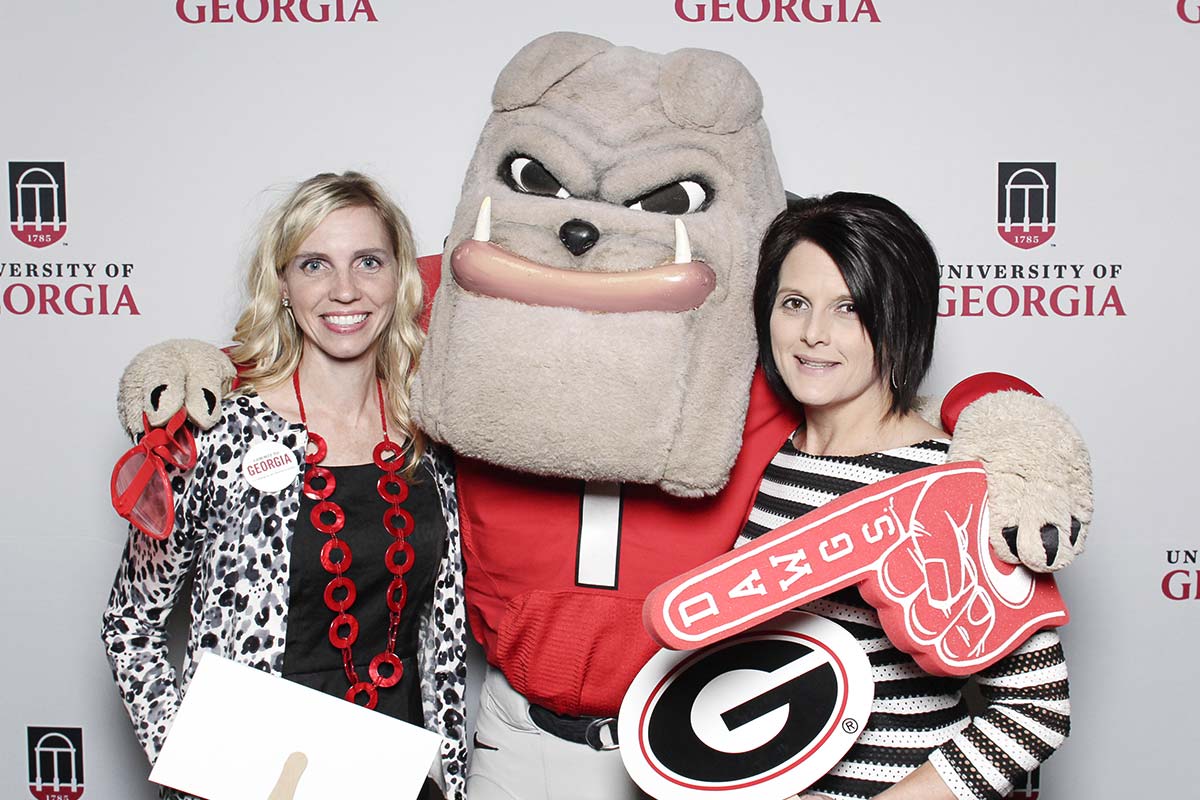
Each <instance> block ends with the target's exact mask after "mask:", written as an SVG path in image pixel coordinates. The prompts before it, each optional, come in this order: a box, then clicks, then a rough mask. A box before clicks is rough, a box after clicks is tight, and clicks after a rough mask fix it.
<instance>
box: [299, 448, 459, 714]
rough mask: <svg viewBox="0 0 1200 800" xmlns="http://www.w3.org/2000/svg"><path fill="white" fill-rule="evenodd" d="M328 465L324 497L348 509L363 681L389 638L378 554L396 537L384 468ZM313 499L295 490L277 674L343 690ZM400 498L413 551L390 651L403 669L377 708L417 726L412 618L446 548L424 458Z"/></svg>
mask: <svg viewBox="0 0 1200 800" xmlns="http://www.w3.org/2000/svg"><path fill="white" fill-rule="evenodd" d="M328 469H329V470H330V471H331V472H332V473H333V475H334V479H335V480H336V481H337V485H336V488H335V489H334V492H333V495H332V496H331V497H330V498H329V499H330V500H332V501H334V502H336V503H337V504H338V505H339V506H341V507H342V510H343V511H344V512H345V514H346V524H345V527H344V528H343V529H342V530H341V532H340V533H339V534H338V537H339V538H341V539H342V540H343V541H344V542H346V543H347V544H349V546H350V550H351V553H352V556H353V559H352V561H351V564H350V568H349V569H348V570H347V571H346V573H345V574H346V576H347V577H349V578H350V579H351V580H353V581H354V584H355V587H356V588H357V590H358V596H357V599H356V600H355V601H354V605H352V606H351V607H350V608H349V609H348V611H349V613H351V614H353V615H354V616H355V617H356V618H357V619H358V625H359V630H358V639H357V640H356V641H355V642H354V644H353V646H352V649H353V652H354V664H355V668H356V670H357V672H358V677H359V680H363V681H369V680H370V675H369V673H368V666H369V664H370V663H371V659H372V658H374V657H375V656H376V655H377V654H379V653H381V652H382V651H383V649H384V647H385V645H386V644H387V628H388V608H387V602H386V599H385V598H386V593H387V587H388V584H389V583H390V582H391V579H392V573H390V572H388V571H387V569H386V568H385V567H384V565H383V557H384V552H385V551H386V550H387V548H388V546H389V545H390V544H391V543H392V542H393V541H395V540H394V539H393V538H392V537H391V536H390V535H388V533H387V531H385V530H384V529H383V512H384V511H386V510H387V509H388V508H389V507H390V506H389V504H388V503H387V502H386V501H384V500H383V498H381V497H380V496H379V492H378V490H377V489H376V483H377V482H378V480H379V478H380V476H381V475H382V474H383V473H382V472H381V471H380V469H379V468H378V467H376V466H375V465H374V464H362V465H356V466H348V467H329V468H328ZM315 504H316V503H315V502H314V501H313V500H310V499H308V498H307V497H303V496H302V497H301V500H300V515H299V517H298V519H297V521H296V531H295V533H294V534H293V537H292V553H291V575H290V577H289V580H288V588H289V591H290V595H291V596H290V599H289V601H288V623H287V638H286V640H285V643H284V653H283V677H285V678H287V679H288V680H291V681H295V682H296V683H300V684H303V685H304V686H308V687H309V688H312V689H317V690H319V691H322V692H324V693H326V694H331V695H334V696H336V697H343V696H345V694H346V691H347V689H349V688H350V683H349V681H348V680H347V678H346V673H345V670H344V669H343V667H342V653H341V651H340V650H338V649H337V648H336V647H334V646H333V644H332V643H330V641H329V625H330V623H331V622H332V621H333V618H334V616H335V613H334V612H333V611H330V610H329V608H328V607H327V606H326V605H325V599H324V592H325V586H326V584H328V583H329V581H330V579H331V578H332V577H333V576H332V575H331V574H329V573H327V572H326V571H325V569H324V568H323V567H322V566H321V548H322V546H324V544H325V542H326V541H327V540H328V539H329V537H328V536H326V535H325V534H323V533H321V532H319V531H318V530H316V528H314V527H313V525H312V520H311V512H312V509H313V506H314V505H315ZM401 505H402V506H403V507H404V509H405V510H407V511H408V512H409V513H410V514H412V515H413V519H414V521H415V525H414V530H413V532H412V534H410V535H409V537H408V541H409V543H410V544H411V545H412V546H413V550H414V551H415V553H416V563H415V564H414V565H413V568H412V569H411V570H409V572H408V573H407V574H406V575H405V580H406V581H407V583H408V600H407V602H406V604H405V606H404V611H403V613H402V614H401V616H400V628H399V633H398V635H397V637H396V655H397V656H398V657H399V658H400V660H401V663H402V664H403V665H404V674H403V676H402V677H401V679H400V682H399V683H397V684H396V685H394V686H391V687H388V688H385V689H380V690H379V703H378V705H377V706H376V707H375V710H376V711H380V712H382V713H384V714H387V715H388V716H391V717H395V718H397V719H402V720H404V721H406V722H410V723H412V724H414V725H422V724H423V715H422V712H421V692H420V678H421V676H420V670H419V668H418V665H417V651H418V648H419V646H420V644H419V641H418V637H419V631H418V628H419V625H418V617H419V616H420V612H421V610H422V609H423V608H424V607H425V606H426V605H428V604H429V602H430V601H431V599H432V597H433V584H434V581H435V580H436V576H437V569H438V564H439V563H440V562H441V559H442V554H443V551H444V549H445V547H446V521H445V519H444V518H443V516H442V506H441V502H440V500H439V499H438V493H437V486H436V485H435V483H434V478H433V475H432V473H431V472H430V470H429V468H428V465H426V464H423V465H422V466H421V468H420V469H419V470H418V471H417V472H416V474H415V475H414V476H413V482H412V484H411V485H410V487H409V494H408V498H407V499H406V500H405V501H404V502H403V503H402V504H401ZM385 669H386V668H385ZM361 699H365V698H360V700H361Z"/></svg>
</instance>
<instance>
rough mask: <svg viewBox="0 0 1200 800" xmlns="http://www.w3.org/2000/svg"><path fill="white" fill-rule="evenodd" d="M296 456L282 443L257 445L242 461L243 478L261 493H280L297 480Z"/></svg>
mask: <svg viewBox="0 0 1200 800" xmlns="http://www.w3.org/2000/svg"><path fill="white" fill-rule="evenodd" d="M298 467H299V465H298V464H297V463H296V454H295V453H293V452H292V449H291V448H290V447H285V446H284V445H283V444H282V443H281V442H277V441H266V442H257V443H255V444H254V445H253V446H252V447H251V448H250V450H249V451H248V452H247V453H246V457H245V458H243V459H242V478H244V479H245V481H246V483H248V484H250V485H251V486H253V487H254V488H255V489H258V490H259V491H260V492H278V491H279V490H281V489H283V488H285V487H287V486H291V485H292V483H293V482H294V481H295V480H296V471H297V469H298Z"/></svg>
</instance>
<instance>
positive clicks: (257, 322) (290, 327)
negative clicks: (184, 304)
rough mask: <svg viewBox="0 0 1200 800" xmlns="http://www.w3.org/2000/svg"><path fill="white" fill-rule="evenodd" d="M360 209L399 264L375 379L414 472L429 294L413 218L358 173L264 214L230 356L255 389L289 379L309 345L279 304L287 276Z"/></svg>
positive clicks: (323, 177)
mask: <svg viewBox="0 0 1200 800" xmlns="http://www.w3.org/2000/svg"><path fill="white" fill-rule="evenodd" d="M358 207H363V208H369V209H371V210H373V211H374V212H375V213H376V215H378V217H379V221H380V222H381V223H383V227H384V229H385V230H386V231H387V235H388V240H389V242H390V244H391V247H392V255H393V256H394V257H395V259H396V266H397V281H396V309H395V312H394V313H393V314H392V318H391V320H389V322H388V324H387V327H386V328H385V329H384V331H383V333H382V334H381V336H380V344H379V348H378V350H377V351H376V354H375V374H376V375H377V376H378V377H379V379H380V381H382V383H383V395H384V405H385V407H386V408H387V415H388V421H389V425H388V427H389V430H390V433H391V438H392V439H393V440H394V441H396V442H397V443H400V442H404V449H405V451H406V453H405V454H406V457H408V459H409V465H408V469H409V471H411V470H413V469H415V468H416V464H417V462H419V461H420V459H421V455H422V454H423V453H424V450H425V439H424V436H423V434H422V433H421V431H420V430H419V429H418V428H417V427H416V426H415V425H414V424H413V421H412V415H411V412H410V409H409V400H408V398H409V390H410V389H411V387H412V380H413V375H414V374H415V373H416V369H417V362H418V361H419V360H420V357H421V345H422V344H423V342H424V339H425V334H424V332H423V331H422V330H421V326H420V325H419V324H418V322H417V317H418V316H419V315H420V313H421V310H422V308H423V302H424V287H423V284H422V282H421V275H420V272H419V271H418V269H417V255H416V245H415V244H414V243H413V238H412V230H411V228H410V227H409V224H408V218H407V217H405V216H404V212H403V211H401V210H400V208H399V207H398V206H397V205H396V204H395V203H393V202H392V201H391V199H389V198H388V196H387V194H386V193H384V191H383V189H382V188H380V186H379V184H377V183H375V181H373V180H371V179H370V178H368V177H367V176H365V175H361V174H359V173H357V172H346V173H344V174H342V175H335V174H333V173H328V172H326V173H322V174H320V175H315V176H313V177H311V178H309V179H308V180H306V181H304V182H303V183H301V184H300V185H299V186H297V187H296V189H295V191H293V192H292V193H291V194H290V195H289V196H288V197H287V198H286V199H285V200H284V201H283V202H282V203H280V204H279V206H278V207H277V208H275V209H274V210H273V211H271V212H270V213H269V214H268V215H267V217H266V219H264V220H263V223H262V225H261V226H260V228H259V237H258V245H257V247H256V248H255V250H254V255H253V256H252V258H251V260H250V268H249V271H248V273H247V276H246V288H247V292H248V294H249V301H248V303H247V305H246V308H245V309H243V311H242V313H241V316H240V317H239V318H238V321H237V326H236V327H235V328H234V334H233V338H234V342H235V345H234V346H233V348H232V349H231V350H230V357H231V358H232V359H233V361H234V363H235V364H237V365H238V369H239V377H240V379H241V381H242V382H243V383H245V384H248V385H249V386H250V387H256V386H259V387H263V388H266V387H269V386H274V385H276V384H278V383H281V382H283V381H284V380H287V379H288V378H290V377H291V375H292V373H293V372H295V371H296V369H297V368H298V367H299V366H300V356H301V354H302V353H303V351H304V339H303V337H302V335H301V333H300V330H299V328H298V327H297V326H296V323H295V320H294V319H293V318H292V315H291V313H290V312H289V311H288V310H287V309H286V308H284V307H283V304H282V302H281V300H282V297H283V281H282V277H281V276H282V273H283V270H284V268H285V267H286V266H287V264H288V262H290V261H291V260H292V258H294V257H295V255H296V253H297V252H299V250H300V245H301V244H303V242H304V240H305V239H307V238H308V236H309V234H311V233H312V232H313V231H314V230H316V228H317V226H318V225H320V224H321V223H322V222H323V221H324V220H325V218H326V217H327V216H329V214H331V213H332V212H334V211H337V210H339V209H343V208H358Z"/></svg>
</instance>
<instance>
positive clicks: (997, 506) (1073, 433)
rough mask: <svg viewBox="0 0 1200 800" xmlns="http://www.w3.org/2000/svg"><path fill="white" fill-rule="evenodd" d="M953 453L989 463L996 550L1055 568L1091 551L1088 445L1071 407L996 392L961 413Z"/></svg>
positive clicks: (1012, 559)
mask: <svg viewBox="0 0 1200 800" xmlns="http://www.w3.org/2000/svg"><path fill="white" fill-rule="evenodd" d="M950 460H952V461H968V460H978V461H981V462H983V464H984V465H985V466H986V467H987V471H988V494H989V497H988V506H989V509H990V512H989V513H990V519H989V523H988V529H989V531H988V532H989V537H990V540H991V544H992V549H993V550H994V551H995V553H996V556H997V557H998V558H1000V559H1001V560H1003V561H1006V562H1008V563H1010V564H1018V563H1020V564H1024V565H1025V566H1026V567H1028V568H1029V569H1031V570H1033V571H1035V572H1054V571H1057V570H1059V569H1061V568H1063V567H1065V566H1066V565H1067V564H1070V563H1071V561H1073V560H1074V559H1075V556H1077V555H1079V553H1081V552H1082V551H1083V545H1084V541H1085V540H1086V538H1087V530H1088V525H1089V524H1090V523H1091V520H1092V468H1091V460H1090V457H1089V456H1088V451H1087V447H1086V445H1085V444H1084V442H1083V438H1082V437H1081V436H1080V435H1079V432H1078V431H1077V430H1076V429H1075V427H1074V426H1073V425H1072V424H1071V422H1070V420H1068V419H1067V417H1066V415H1065V414H1063V413H1062V411H1060V410H1059V409H1058V408H1056V407H1055V406H1054V405H1052V404H1051V403H1049V402H1048V401H1046V400H1044V399H1042V398H1040V397H1035V396H1033V395H1029V394H1025V393H1023V392H996V393H994V394H989V395H986V396H984V397H981V398H980V399H979V400H976V401H975V402H974V403H972V404H971V405H969V406H967V408H965V409H964V410H963V412H962V414H961V415H960V416H959V419H958V424H957V426H956V428H955V431H954V442H953V444H951V446H950Z"/></svg>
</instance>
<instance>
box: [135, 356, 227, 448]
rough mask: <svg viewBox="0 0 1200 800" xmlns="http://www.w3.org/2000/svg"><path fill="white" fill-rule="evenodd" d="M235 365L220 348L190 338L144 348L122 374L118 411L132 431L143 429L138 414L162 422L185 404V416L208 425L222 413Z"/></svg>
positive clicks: (205, 427) (155, 422) (140, 431)
mask: <svg viewBox="0 0 1200 800" xmlns="http://www.w3.org/2000/svg"><path fill="white" fill-rule="evenodd" d="M234 374H235V372H234V368H233V364H231V363H230V362H229V358H228V357H227V356H226V355H225V354H224V353H223V352H221V351H220V350H218V349H217V348H215V347H213V346H212V345H210V344H205V343H204V342H198V341H195V340H192V339H172V340H170V341H166V342H162V343H160V344H156V345H152V346H151V347H148V348H146V349H145V350H143V351H142V352H141V353H139V354H138V355H137V357H135V358H134V359H133V361H132V362H130V364H129V366H128V367H126V368H125V373H124V374H123V375H122V376H121V385H120V389H119V391H118V394H117V411H118V413H119V415H120V418H121V424H122V425H123V426H124V427H125V430H126V431H127V432H128V433H129V435H130V436H135V437H136V436H138V435H140V434H141V433H142V429H143V428H142V414H143V413H144V414H145V415H146V418H147V419H148V420H150V424H151V425H154V426H156V427H157V426H161V425H165V424H166V422H167V420H169V419H170V418H171V415H173V414H174V413H175V412H176V411H178V410H179V409H180V407H182V406H187V410H188V418H189V419H191V420H192V422H194V423H195V424H196V425H197V426H199V427H200V428H201V429H204V430H207V429H209V428H211V427H212V426H213V424H214V423H216V421H217V420H218V419H219V418H220V416H221V398H223V397H224V396H225V393H226V392H228V391H229V387H230V385H231V384H232V382H233V378H234Z"/></svg>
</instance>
